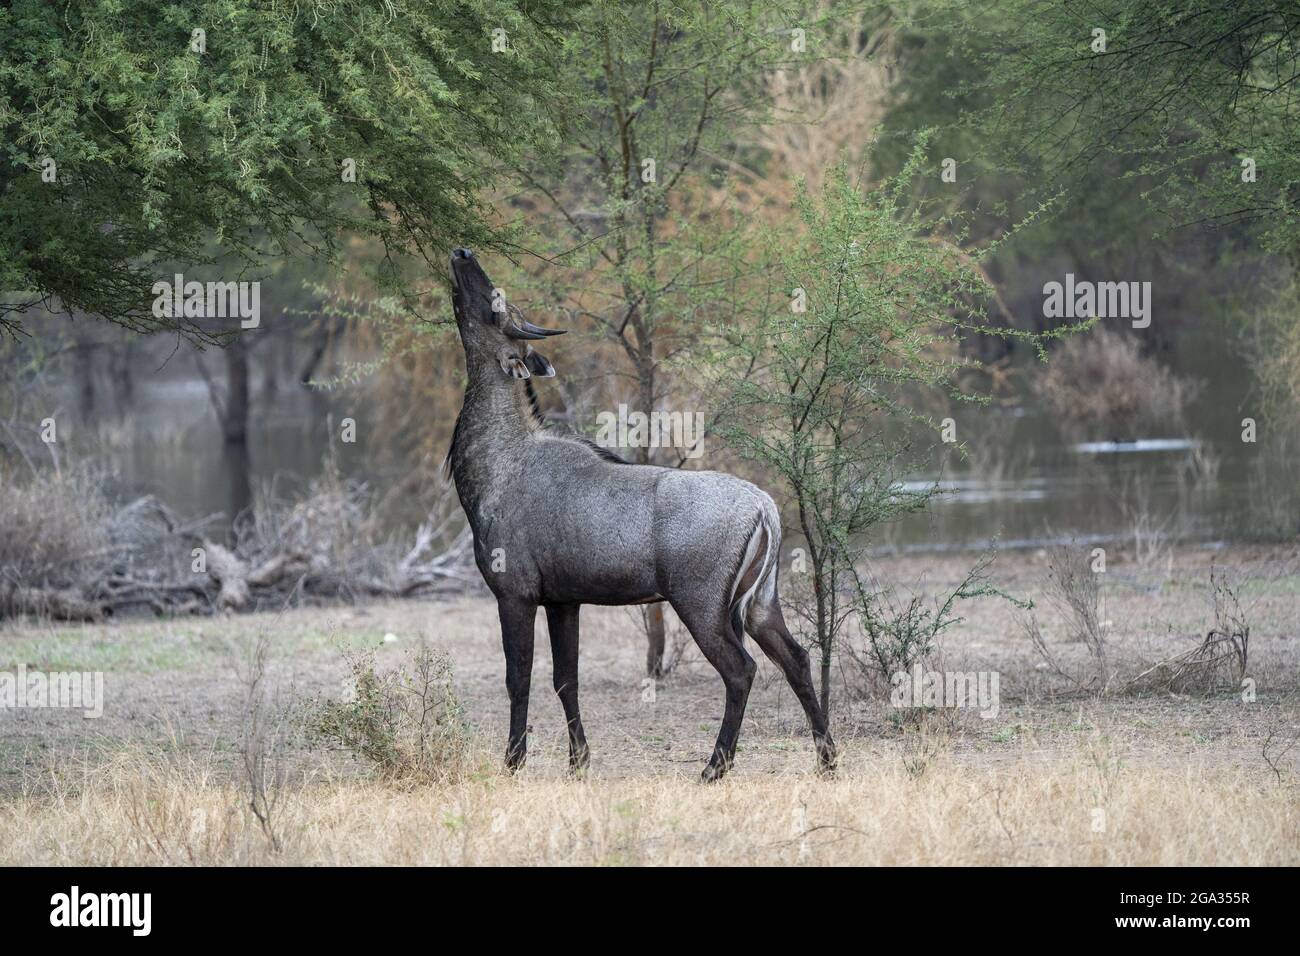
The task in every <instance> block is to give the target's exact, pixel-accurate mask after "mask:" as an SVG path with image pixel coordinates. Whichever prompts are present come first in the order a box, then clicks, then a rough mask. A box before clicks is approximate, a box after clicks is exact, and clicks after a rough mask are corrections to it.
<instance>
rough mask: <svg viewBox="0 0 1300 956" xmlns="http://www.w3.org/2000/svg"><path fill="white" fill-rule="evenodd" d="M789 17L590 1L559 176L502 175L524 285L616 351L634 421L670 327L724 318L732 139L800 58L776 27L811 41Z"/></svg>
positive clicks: (699, 6)
mask: <svg viewBox="0 0 1300 956" xmlns="http://www.w3.org/2000/svg"><path fill="white" fill-rule="evenodd" d="M802 10H803V5H801V4H798V3H792V2H777V3H771V2H765V3H759V2H755V0H725V2H710V3H680V2H654V3H650V4H645V3H628V2H600V3H595V4H592V5H591V6H590V7H588V8H586V9H585V10H584V11H583V12H582V13H581V14H580V15H579V25H578V28H577V29H576V30H575V31H574V32H573V33H572V34H571V35H570V36H569V37H568V40H567V41H566V43H565V45H564V49H563V61H562V64H563V65H562V69H563V72H564V75H565V76H566V77H567V78H568V80H569V81H570V82H571V83H572V84H573V87H572V91H571V100H572V102H573V103H574V106H575V109H574V114H573V120H572V126H571V129H570V132H569V135H568V136H567V138H566V142H565V147H564V156H563V160H564V162H563V165H562V167H561V168H560V169H559V170H558V171H557V170H556V169H554V168H551V167H542V166H540V165H539V164H536V163H527V164H522V165H521V166H520V169H519V171H518V173H519V177H520V180H521V182H522V184H523V186H524V188H525V189H526V190H527V191H528V193H529V194H530V195H531V197H532V198H533V200H534V201H535V202H536V203H537V204H538V205H539V207H540V208H539V209H538V221H537V225H538V227H539V228H538V230H537V238H536V240H535V248H534V251H536V252H538V253H539V254H540V255H542V256H544V258H545V259H546V260H547V263H548V269H547V271H546V274H545V275H543V276H541V277H540V278H539V279H537V280H535V282H536V283H537V284H540V285H543V286H544V290H545V293H546V297H547V298H548V299H550V301H551V302H553V303H555V304H557V305H559V306H561V307H563V308H564V309H565V310H566V311H567V313H568V316H569V317H570V318H573V317H580V318H582V319H584V320H586V321H587V322H589V323H591V325H593V326H594V327H595V328H596V329H597V330H598V331H599V332H600V333H601V334H602V336H604V337H605V338H607V339H608V340H610V341H612V342H613V343H615V344H616V345H617V347H618V349H617V350H618V353H619V354H620V356H621V358H622V359H624V360H626V363H627V371H628V373H629V377H630V378H631V379H632V381H633V382H634V386H633V387H634V388H635V398H636V401H637V402H638V406H639V407H640V408H643V409H645V410H647V411H649V410H651V409H653V408H655V407H656V405H657V403H658V402H659V401H661V400H662V399H663V397H664V395H665V393H666V392H667V391H668V387H669V383H668V382H667V380H666V379H667V376H665V375H664V374H663V373H662V369H663V365H664V363H665V362H666V361H668V360H669V359H671V358H672V357H674V356H680V355H682V354H684V353H685V352H687V351H688V350H689V348H690V346H691V342H692V340H693V338H694V333H695V331H696V327H694V326H693V325H692V323H690V322H689V321H687V322H682V321H678V320H679V319H681V318H682V317H683V316H690V315H693V314H695V313H698V312H699V311H701V310H705V309H710V308H716V309H726V308H727V305H728V302H727V300H725V299H724V298H723V297H722V295H721V294H720V292H721V286H720V285H719V283H718V281H717V280H718V277H719V276H720V275H724V274H727V273H729V272H732V271H734V270H735V269H736V268H737V265H736V262H737V259H738V258H739V257H740V255H741V254H742V252H743V242H742V240H741V235H742V230H741V229H739V228H738V225H737V224H738V221H739V220H740V219H741V218H742V217H741V216H740V215H739V214H738V213H736V211H735V210H734V209H733V208H732V203H733V200H734V194H733V191H732V190H731V188H730V186H731V185H732V183H731V180H730V179H729V176H730V170H732V169H734V168H736V167H737V165H738V162H737V160H738V157H739V156H740V154H741V152H742V149H741V146H740V145H739V144H740V143H741V142H742V140H743V130H744V128H745V127H746V126H748V125H749V124H753V123H757V122H761V121H763V120H764V119H766V118H767V116H768V100H769V97H768V94H767V89H766V82H765V81H766V77H767V76H768V75H769V74H770V73H771V72H772V71H773V70H775V69H778V68H779V67H780V66H782V65H783V64H789V63H794V62H798V61H799V60H800V59H807V57H808V56H810V55H811V54H810V53H806V52H805V53H796V52H794V51H793V50H792V49H791V37H792V34H791V29H792V27H794V26H796V25H797V26H800V27H803V28H805V29H806V30H807V31H808V32H809V33H810V34H815V31H816V22H815V20H814V19H813V18H810V17H808V16H806V15H804V14H803V13H802V12H801V11H802ZM554 264H559V265H560V266H561V268H558V269H557V268H554ZM526 281H527V280H526V279H525V278H524V277H522V276H521V277H518V282H517V283H512V284H523V283H524V282H526ZM539 297H540V296H537V295H534V298H535V299H536V298H539ZM634 453H640V454H645V455H648V454H649V452H648V451H647V450H644V449H640V450H636V451H635V452H634Z"/></svg>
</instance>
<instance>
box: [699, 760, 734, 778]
mask: <svg viewBox="0 0 1300 956" xmlns="http://www.w3.org/2000/svg"><path fill="white" fill-rule="evenodd" d="M730 769H731V761H730V760H710V761H709V762H708V764H707V765H706V766H705V768H704V772H703V773H701V774H700V782H701V783H717V782H718V781H719V780H721V779H722V778H723V777H724V776H726V773H727V771H728V770H730Z"/></svg>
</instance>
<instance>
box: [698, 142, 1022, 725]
mask: <svg viewBox="0 0 1300 956" xmlns="http://www.w3.org/2000/svg"><path fill="white" fill-rule="evenodd" d="M920 163H921V151H920V150H918V151H917V152H916V153H915V154H914V156H913V159H912V162H910V163H909V164H908V166H907V167H906V168H905V169H904V172H903V175H902V176H901V177H899V178H898V179H896V180H894V181H892V182H889V183H886V184H884V185H882V186H880V187H879V188H876V189H872V190H871V191H870V192H867V193H865V194H864V192H863V190H862V188H861V186H860V185H859V184H858V183H857V182H855V181H854V180H853V179H852V178H851V177H850V175H849V174H848V172H847V171H846V170H845V169H843V168H840V169H837V170H836V171H835V172H834V173H833V174H832V175H831V176H830V177H829V178H828V180H827V185H826V187H825V190H824V192H823V194H822V195H821V196H818V197H814V196H810V195H808V194H807V192H806V191H801V192H800V195H799V197H798V200H797V210H798V213H799V218H800V222H801V225H802V227H803V228H802V231H800V232H794V231H792V230H791V229H790V228H789V227H783V228H777V229H773V230H770V231H768V232H767V234H766V236H765V238H764V241H763V242H762V248H763V254H764V259H765V263H766V266H765V270H764V275H763V282H762V285H761V287H760V286H759V285H758V284H757V283H755V284H753V285H751V292H752V294H753V296H754V297H753V299H752V300H751V301H750V303H749V305H750V307H751V309H752V310H753V311H754V313H755V321H756V323H757V324H756V326H755V327H753V328H747V329H746V330H745V332H744V334H737V333H735V332H733V333H732V334H731V335H730V336H729V339H728V342H727V344H726V345H725V346H723V347H721V348H720V349H719V350H718V351H717V353H716V354H715V355H714V357H713V358H714V362H713V375H714V379H715V385H716V386H717V389H718V391H719V392H720V393H721V398H720V401H721V407H722V412H721V415H720V421H719V424H718V429H717V430H718V433H719V434H720V435H721V436H722V437H723V438H724V439H725V440H726V441H728V442H729V443H730V444H731V445H732V446H733V447H735V448H736V449H737V450H738V451H739V452H740V453H741V454H742V455H744V456H746V457H747V458H749V459H752V460H754V461H756V462H759V463H761V464H762V465H763V466H765V467H767V468H769V469H771V470H772V471H773V472H775V473H776V474H778V475H779V476H780V477H781V479H783V484H784V486H785V488H786V490H787V491H788V494H789V496H790V498H791V499H792V501H793V503H794V504H795V505H796V506H797V510H798V518H799V530H800V532H801V533H802V535H803V538H804V541H802V542H801V543H800V544H801V546H803V547H806V548H807V555H808V561H809V563H810V565H811V568H810V573H811V577H812V584H813V599H812V600H813V603H814V607H813V608H811V609H810V610H808V611H807V612H805V616H806V617H807V618H808V619H809V621H810V623H811V624H812V626H813V628H814V630H813V634H814V640H815V642H816V643H817V644H818V645H819V647H820V649H821V653H822V663H823V674H824V675H825V674H826V673H827V670H828V668H829V661H830V654H831V650H832V646H833V644H834V639H835V635H836V633H837V632H838V631H839V629H840V626H841V625H842V623H843V621H844V619H845V616H846V615H847V614H848V613H850V611H851V610H852V607H851V604H852V602H851V600H850V599H849V598H848V597H847V595H848V594H849V592H850V591H851V588H850V584H851V583H852V580H853V576H854V573H855V572H854V568H855V565H856V562H857V560H858V559H859V557H860V556H861V555H862V554H863V552H864V550H865V547H866V543H867V541H868V540H869V537H870V535H871V534H872V532H873V531H875V530H876V529H878V528H879V526H880V525H881V524H883V523H885V522H888V521H891V520H893V519H895V518H897V517H899V516H901V515H904V514H907V513H909V512H914V511H917V510H919V509H921V508H923V507H925V505H926V503H927V502H928V501H929V500H930V498H931V496H932V494H933V488H920V489H915V490H913V489H909V488H908V487H907V486H904V485H903V484H902V483H901V481H900V479H901V478H902V477H903V474H904V472H905V471H906V470H907V469H908V468H909V467H910V466H911V465H913V464H914V462H915V461H916V458H915V457H914V449H913V447H912V446H913V438H912V437H911V436H912V433H914V431H915V426H917V425H930V426H935V428H936V430H937V425H936V424H935V423H933V422H931V421H929V419H928V418H927V416H926V415H925V414H924V413H923V412H921V411H919V410H918V408H919V401H918V400H919V399H921V398H922V397H923V396H924V395H925V394H926V393H927V392H934V391H938V392H940V393H943V394H946V395H948V396H949V397H950V398H951V399H953V400H956V401H970V400H974V398H973V396H971V395H969V394H967V393H965V392H963V391H962V390H961V389H959V388H958V386H957V382H956V379H955V376H956V373H957V372H958V371H959V370H960V369H961V368H963V367H964V366H965V365H966V364H968V362H967V360H964V359H962V358H961V357H960V352H959V348H958V346H959V343H960V340H961V338H962V336H964V335H966V334H971V333H975V332H984V333H988V334H992V335H998V336H1013V335H1019V336H1021V337H1023V338H1030V337H1029V336H1026V335H1023V334H1022V333H1015V332H1011V331H1009V330H1006V329H997V328H993V327H991V326H989V325H988V323H987V322H986V321H985V319H984V318H983V315H982V312H981V310H980V305H979V303H980V302H981V300H982V298H983V296H984V295H985V294H986V292H987V287H986V285H985V282H984V279H983V277H982V276H981V274H980V273H979V272H978V271H977V270H976V269H975V268H974V267H973V264H972V263H971V262H970V261H969V260H968V259H967V258H966V257H964V256H963V255H961V254H960V252H959V251H958V250H957V249H955V248H954V247H952V246H951V245H949V244H947V243H945V242H942V241H938V240H936V239H934V238H933V237H932V236H931V235H930V232H929V226H928V220H927V212H926V211H925V209H924V208H923V207H921V206H916V205H909V204H908V203H907V202H906V200H905V197H906V196H907V195H908V193H909V191H910V187H911V177H912V176H914V175H915V173H916V171H917V169H919V168H920ZM801 306H803V307H804V308H803V310H802V311H801ZM719 332H720V334H722V335H724V336H725V335H726V334H727V333H726V330H725V329H723V330H719ZM932 433H933V432H932ZM937 437H938V436H937V434H936V438H937ZM826 694H827V690H826V687H825V681H823V700H825V697H826Z"/></svg>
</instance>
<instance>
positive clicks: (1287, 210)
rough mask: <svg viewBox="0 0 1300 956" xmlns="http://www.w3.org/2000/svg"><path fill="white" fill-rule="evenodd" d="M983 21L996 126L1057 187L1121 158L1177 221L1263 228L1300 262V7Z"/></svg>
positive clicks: (1252, 3) (1026, 9)
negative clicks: (1251, 167)
mask: <svg viewBox="0 0 1300 956" xmlns="http://www.w3.org/2000/svg"><path fill="white" fill-rule="evenodd" d="M969 22H970V23H971V25H972V27H973V28H974V29H975V30H976V31H977V32H979V33H981V34H982V35H983V36H985V38H986V39H987V40H988V42H989V44H990V46H991V48H992V50H993V52H992V53H991V55H990V56H988V57H987V58H986V60H985V64H984V65H985V69H986V71H987V79H986V80H985V81H984V83H985V87H986V91H987V92H988V93H989V94H991V95H992V96H993V97H995V98H996V116H993V115H989V116H988V117H987V119H986V122H987V128H988V129H989V131H990V132H995V131H1001V132H1002V133H1003V139H1004V140H1005V142H1006V143H1007V144H1008V145H1009V146H1011V147H1012V149H1016V150H1029V151H1031V152H1032V154H1033V155H1034V156H1035V157H1036V158H1037V160H1038V162H1037V166H1038V168H1039V169H1040V170H1042V171H1044V172H1045V173H1046V174H1047V176H1048V180H1049V181H1050V183H1051V184H1053V185H1060V184H1067V183H1069V181H1070V178H1071V177H1072V176H1076V175H1078V172H1079V170H1080V169H1081V168H1083V167H1085V166H1086V165H1087V164H1089V163H1091V162H1092V161H1094V160H1098V159H1102V158H1104V157H1106V156H1112V157H1115V158H1117V159H1118V160H1120V161H1121V163H1122V167H1123V172H1122V175H1124V176H1126V177H1141V178H1143V179H1145V180H1147V181H1148V189H1147V190H1146V193H1147V195H1148V196H1149V197H1150V198H1151V199H1152V200H1153V201H1154V203H1155V204H1156V207H1157V208H1158V209H1159V210H1161V211H1162V212H1163V213H1165V214H1166V215H1167V217H1168V218H1167V221H1168V222H1170V223H1173V224H1178V225H1181V224H1186V223H1188V222H1193V221H1200V220H1202V219H1205V218H1211V219H1215V220H1218V221H1220V222H1224V223H1234V224H1235V223H1242V222H1249V223H1251V224H1252V225H1254V226H1255V227H1256V228H1257V230H1258V235H1259V237H1260V238H1261V239H1262V241H1263V242H1264V243H1265V245H1266V246H1267V247H1268V248H1271V249H1274V250H1276V251H1279V252H1283V253H1286V254H1289V255H1295V254H1297V250H1300V218H1298V217H1297V210H1296V208H1295V207H1296V200H1297V198H1300V193H1298V192H1297V189H1300V124H1297V119H1300V100H1297V96H1296V94H1297V92H1300V91H1297V89H1296V86H1295V84H1296V80H1297V76H1298V75H1300V74H1298V71H1300V39H1298V38H1297V34H1296V30H1297V27H1300V9H1297V8H1296V6H1295V4H1293V3H1289V2H1283V0H1243V2H1238V3H1232V4H1224V3H1221V2H1218V0H1192V2H1187V0H1178V2H1173V0H1100V2H1097V3H1090V4H1088V5H1087V6H1083V7H1081V6H1078V5H1075V4H1059V3H1044V2H1042V0H1003V2H1001V3H999V4H998V5H997V7H996V10H995V11H994V10H989V9H981V10H980V12H979V16H978V17H971V18H970V19H969ZM1097 30H1104V31H1105V38H1104V39H1105V48H1104V49H1101V48H1100V37H1098V36H1097V35H1095V33H1094V31H1097ZM1246 158H1250V159H1253V160H1254V163H1255V171H1256V179H1255V181H1253V182H1247V181H1243V176H1242V172H1243V167H1242V160H1243V159H1246Z"/></svg>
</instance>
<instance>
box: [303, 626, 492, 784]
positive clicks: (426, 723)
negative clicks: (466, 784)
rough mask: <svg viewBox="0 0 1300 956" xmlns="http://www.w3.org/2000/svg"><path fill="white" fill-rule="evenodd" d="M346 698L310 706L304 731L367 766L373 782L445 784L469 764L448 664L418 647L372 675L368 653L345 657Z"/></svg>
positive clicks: (438, 654)
mask: <svg viewBox="0 0 1300 956" xmlns="http://www.w3.org/2000/svg"><path fill="white" fill-rule="evenodd" d="M345 660H346V663H347V667H348V674H349V679H350V681H351V688H350V689H351V691H352V694H351V697H350V699H347V700H343V701H337V700H324V701H317V702H316V703H315V705H314V707H313V708H312V716H311V719H310V722H309V726H308V730H309V731H310V732H311V734H312V736H313V738H314V739H316V740H319V741H324V742H326V743H330V744H334V745H338V746H342V747H343V748H344V749H345V750H348V751H350V752H351V753H352V754H353V755H354V756H356V757H358V758H360V759H361V760H364V761H365V762H366V763H368V764H370V765H371V767H372V768H373V769H374V771H375V773H376V774H377V775H378V776H379V777H380V779H382V780H385V781H388V782H391V783H397V784H404V785H408V786H415V785H420V784H426V783H438V782H445V781H447V780H449V779H454V778H455V777H456V776H458V775H459V774H461V773H463V772H464V771H465V769H466V768H467V766H468V761H469V729H468V726H467V725H466V723H465V716H464V712H463V711H462V709H461V705H460V702H459V700H458V699H457V697H456V691H455V688H454V687H453V686H452V670H451V658H450V657H448V656H447V654H446V653H444V652H442V651H437V650H433V649H431V648H429V647H428V646H426V645H424V644H423V643H421V644H420V645H419V646H418V647H416V648H415V649H413V650H411V651H409V652H407V654H406V655H405V657H404V659H403V661H402V663H401V664H400V665H399V666H397V667H395V668H393V669H391V670H387V671H383V672H380V671H377V670H376V667H375V653H374V651H358V652H349V653H347V654H345Z"/></svg>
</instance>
